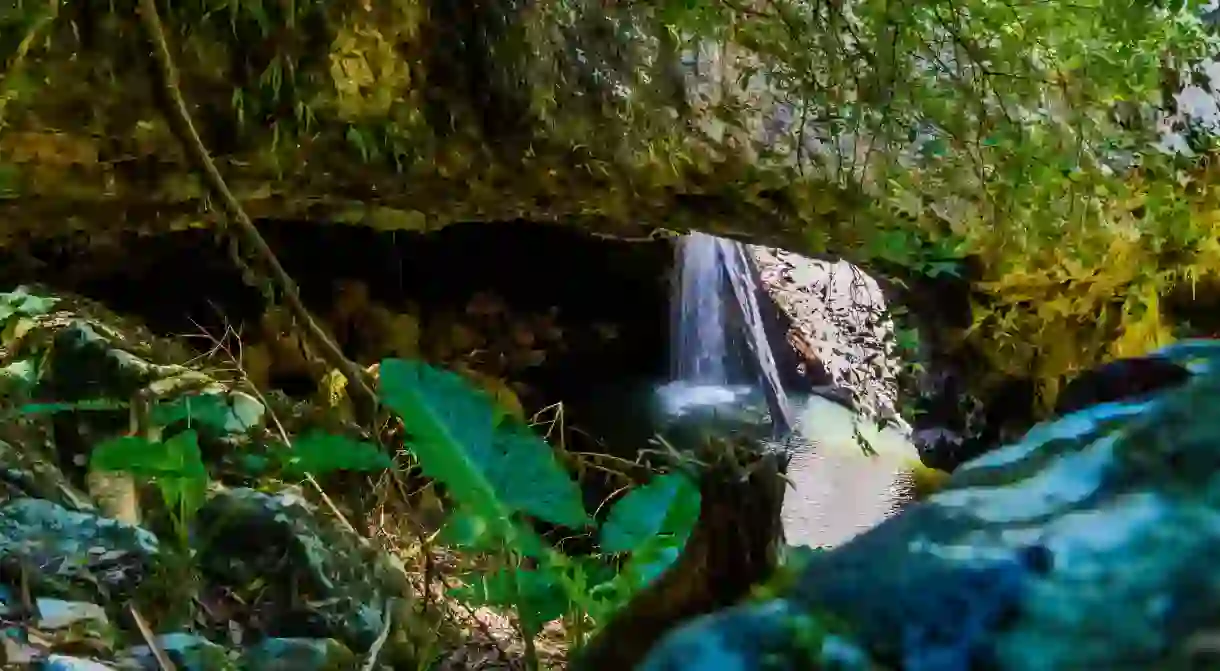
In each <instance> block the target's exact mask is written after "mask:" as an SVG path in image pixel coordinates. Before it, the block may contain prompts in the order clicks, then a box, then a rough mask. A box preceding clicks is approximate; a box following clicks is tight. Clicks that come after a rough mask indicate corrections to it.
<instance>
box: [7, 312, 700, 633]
mask: <svg viewBox="0 0 1220 671" xmlns="http://www.w3.org/2000/svg"><path fill="white" fill-rule="evenodd" d="M55 303H56V299H44V298H39V297H37V296H33V295H30V294H28V293H25V292H24V290H21V291H20V292H18V293H11V294H0V332H3V333H4V334H6V335H5V340H6V341H7V340H11V336H12V334H13V332H14V330H15V329H16V328H17V326H16V324H18V323H22V324H25V326H24V327H22V328H25V329H28V328H30V324H31V323H32V321H31V320H32V319H34V318H36V317H38V316H39V315H43V314H45V313H46V312H48V311H49V310H51V309H52V307H53V306H54V305H55ZM53 355H54V353H51V354H50V355H46V356H53ZM3 363H6V364H7V365H5V366H4V367H3V368H0V384H2V385H4V386H5V394H4V398H5V399H7V400H6V401H5V402H4V403H3V406H7V407H0V413H2V414H0V419H3V421H6V422H12V421H23V422H31V421H39V420H40V419H43V418H45V417H46V416H48V415H53V414H58V415H65V414H66V415H69V416H71V415H72V414H79V413H91V412H109V413H111V414H112V415H113V414H114V413H115V411H116V410H120V411H121V410H124V409H128V410H130V409H131V408H132V407H133V406H139V405H142V404H147V412H146V420H145V422H144V425H143V426H142V427H141V428H140V430H133V431H130V432H128V434H127V435H120V436H117V437H114V438H110V439H106V440H102V441H101V442H98V443H96V444H94V445H92V447H91V450H90V453H89V456H88V468H89V469H90V470H91V471H94V472H119V473H126V474H130V475H131V476H132V477H133V478H134V479H135V480H136V481H137V482H139V483H142V485H143V486H145V487H146V488H147V489H149V490H150V491H155V492H159V494H160V499H159V502H158V505H157V506H156V507H157V508H158V509H157V510H153V511H149V512H150V513H153V514H155V515H157V516H159V517H160V519H164V520H167V521H168V522H167V524H165V525H164V529H159V528H157V527H155V526H154V527H151V528H152V529H153V530H154V531H160V532H161V533H162V535H166V534H169V535H171V536H172V537H173V538H172V540H173V542H171V543H168V544H167V545H168V546H169V547H168V548H167V550H169V552H170V554H173V555H175V556H176V557H177V559H179V560H180V561H181V562H182V563H183V565H182V566H179V567H178V569H179V570H177V571H175V572H174V573H175V574H176V575H177V576H178V578H177V581H178V588H179V589H183V588H184V587H183V586H184V585H189V584H191V581H190V580H182V578H183V577H186V576H189V574H190V573H191V567H190V562H191V561H192V557H193V556H194V555H195V554H197V550H196V549H193V547H197V546H198V544H199V543H200V542H206V539H202V540H201V539H199V538H196V537H195V536H194V535H193V527H194V521H195V516H196V513H197V512H198V511H199V510H200V508H201V507H202V506H203V505H204V503H205V501H206V500H207V497H208V493H209V488H210V486H211V485H212V481H213V479H214V478H219V477H221V476H220V475H219V471H218V469H220V468H221V467H220V465H218V464H217V463H212V459H213V457H212V456H209V455H211V454H212V453H211V451H210V450H208V449H204V447H203V446H212V445H217V444H222V445H224V446H226V447H225V449H226V450H228V451H229V452H232V451H240V452H241V453H240V454H238V455H233V454H227V455H225V457H226V464H229V463H237V464H239V465H240V467H241V468H242V469H244V470H245V471H246V472H247V474H248V475H249V476H250V477H253V478H256V479H257V480H259V481H262V482H264V483H269V484H274V483H276V482H294V481H296V482H299V481H301V480H302V479H304V478H305V477H306V476H316V477H320V476H322V475H325V474H328V473H333V472H336V471H353V472H374V473H375V472H379V471H384V470H385V469H391V468H395V462H394V460H393V459H391V457H390V456H389V454H388V453H387V449H386V448H384V447H383V446H380V445H376V444H374V443H371V442H367V441H361V440H356V439H353V438H350V437H347V436H342V435H335V434H333V433H327V432H322V431H305V432H303V433H302V434H301V435H297V436H295V437H289V436H287V435H286V434H283V437H284V438H288V440H287V442H284V441H283V440H282V439H281V440H277V439H271V438H268V436H269V435H270V434H269V432H267V431H265V430H261V431H260V429H261V424H262V416H263V410H264V409H263V407H262V406H261V404H259V403H258V402H257V401H255V400H254V399H253V398H252V397H249V396H246V395H244V394H236V393H231V394H221V393H198V392H191V393H185V394H181V395H177V396H174V397H172V398H158V399H154V400H152V401H151V402H150V401H148V400H147V399H146V398H133V399H113V398H96V399H85V400H78V401H75V402H72V403H59V402H55V401H53V400H50V401H49V400H46V399H40V401H39V402H37V403H35V402H31V400H30V399H31V398H33V396H34V394H33V391H34V389H35V388H36V386H37V385H38V383H39V381H40V379H41V377H42V375H43V374H44V371H45V370H46V369H47V366H46V360H45V357H44V358H38V357H37V356H31V357H28V358H20V357H17V358H12V357H7V356H6V358H5V359H4V360H3ZM380 394H381V401H382V402H383V404H384V406H386V407H387V408H388V409H390V410H392V411H393V412H394V413H395V414H396V415H398V417H399V418H401V420H402V422H403V426H404V428H405V430H406V434H407V436H408V437H407V438H406V439H405V445H404V447H405V448H406V451H407V452H408V453H409V454H410V455H411V456H412V457H413V458H414V460H415V462H416V463H417V464H418V465H419V467H420V469H421V470H422V472H423V474H424V475H425V476H427V477H428V478H430V479H432V480H433V481H435V482H438V483H440V484H441V485H443V487H444V491H445V492H446V493H447V498H448V504H449V505H448V507H449V508H450V511H449V512H448V519H447V522H446V523H445V525H444V527H443V529H442V533H441V535H440V537H441V538H442V539H443V541H444V542H445V543H446V544H448V545H450V546H451V547H453V548H455V549H457V550H458V551H459V552H460V553H462V554H463V555H464V556H465V557H466V558H468V559H471V560H472V561H470V562H466V563H469V564H477V565H478V566H479V567H480V568H479V570H477V571H474V570H472V571H470V572H468V573H466V574H465V575H463V576H462V579H463V582H464V585H463V586H461V587H459V588H455V589H452V590H450V595H451V596H452V597H453V598H455V599H458V600H460V601H463V602H465V603H466V604H468V605H470V606H481V605H486V606H492V607H497V608H506V609H510V608H511V609H515V610H516V612H517V614H518V623H519V627H520V630H521V634H522V635H523V636H524V638H525V640H526V641H530V640H532V638H533V637H534V635H536V634H537V633H539V632H540V631H541V629H542V627H543V625H544V624H546V623H547V622H550V621H552V620H555V619H557V618H562V619H563V621H564V623H565V624H566V625H567V626H566V631H567V632H568V635H569V639H570V640H569V642H570V644H571V645H574V646H579V645H580V644H581V643H582V642H583V641H585V640H586V639H587V638H588V637H589V636H590V635H591V634H593V633H595V632H596V631H597V629H598V628H599V627H600V626H601V625H602V624H604V623H605V622H607V621H608V620H609V618H610V617H611V615H612V614H613V613H614V612H616V611H617V610H618V609H620V608H622V607H623V606H625V605H626V603H627V601H628V600H629V599H630V598H631V597H632V595H633V594H635V593H636V592H637V591H638V590H640V589H641V588H643V587H645V586H646V585H648V584H649V582H650V581H651V580H652V579H654V578H655V577H656V576H657V575H659V574H660V573H661V572H662V571H664V570H665V568H666V567H667V566H669V565H670V564H671V563H672V562H673V561H674V560H675V559H676V558H677V556H678V554H679V552H680V551H681V549H682V547H683V545H684V544H685V542H686V539H687V537H688V535H689V534H690V532H691V530H692V528H693V527H694V524H695V521H696V520H697V518H698V515H699V506H700V497H699V491H698V489H697V488H696V486H695V484H694V483H693V482H692V481H691V480H690V479H689V477H688V476H687V475H686V474H685V473H679V472H672V473H658V474H655V476H654V477H653V478H652V479H651V480H650V481H648V482H646V483H644V484H642V485H639V486H637V487H635V488H634V489H632V490H630V491H628V492H627V493H626V494H625V495H624V496H622V497H621V498H619V499H618V500H617V501H616V502H615V503H614V504H613V505H612V506H611V507H610V508H609V510H608V512H607V514H606V515H604V516H602V517H603V519H604V522H602V523H601V524H600V525H599V524H598V523H597V522H596V521H595V519H594V516H593V515H591V514H590V512H589V511H588V510H586V509H585V507H584V504H583V499H582V495H581V489H580V484H579V483H578V482H577V481H576V480H575V479H574V478H573V476H572V475H571V474H570V473H569V472H568V471H567V470H566V469H565V468H564V466H563V465H562V463H561V461H560V460H559V458H558V457H557V455H556V452H555V450H554V449H553V448H552V446H551V445H549V444H548V443H547V441H546V440H544V439H543V438H542V437H541V436H539V435H538V434H536V433H535V432H534V431H533V430H532V429H531V428H530V427H529V426H527V425H526V424H525V423H524V422H522V421H521V420H519V419H517V418H516V417H515V416H513V415H510V414H506V413H505V412H503V411H501V410H500V409H499V407H498V406H497V405H496V404H495V403H494V401H493V399H491V398H490V397H489V396H488V395H487V394H486V393H484V392H483V391H481V390H479V389H477V388H475V387H473V386H471V385H470V384H469V383H468V382H466V381H465V380H464V379H463V378H461V377H459V376H458V375H456V374H453V373H450V372H447V371H443V370H439V369H437V368H434V367H432V366H429V365H428V364H426V363H423V362H420V361H411V360H403V359H386V360H384V361H382V362H381V366H380ZM234 456H236V457H238V458H236V459H230V458H231V457H234ZM225 468H228V466H226V467H225ZM536 521H542V522H546V523H550V524H554V525H560V526H561V527H565V528H568V529H571V530H575V531H580V532H584V533H590V534H595V535H596V538H597V539H598V544H599V546H600V547H599V551H598V552H597V553H594V554H588V555H582V556H569V555H566V554H564V553H563V552H561V551H559V550H558V549H557V548H556V547H554V546H552V545H551V544H550V543H548V541H546V540H545V539H544V538H543V537H542V535H541V534H540V533H539V532H537V531H536V530H535V524H534V522H536ZM475 559H477V560H478V561H477V562H476V561H474V560H475ZM187 601H189V599H187Z"/></svg>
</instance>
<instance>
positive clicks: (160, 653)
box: [127, 603, 178, 671]
mask: <svg viewBox="0 0 1220 671" xmlns="http://www.w3.org/2000/svg"><path fill="white" fill-rule="evenodd" d="M127 612H128V613H130V614H131V619H132V620H133V621H134V622H135V623H136V629H139V630H140V635H141V636H143V637H144V642H145V643H147V644H148V649H149V650H151V651H152V656H153V659H155V660H157V666H158V667H160V669H161V671H177V668H178V667H176V666H174V663H173V662H172V661H170V658H169V655H167V654H165V651H164V650H162V649H161V646H160V645H158V644H157V637H156V635H154V634H153V631H152V628H150V627H149V626H148V622H146V621H145V620H144V616H143V615H140V611H138V610H136V605H135V604H134V603H129V604H127Z"/></svg>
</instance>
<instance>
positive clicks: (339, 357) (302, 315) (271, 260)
mask: <svg viewBox="0 0 1220 671" xmlns="http://www.w3.org/2000/svg"><path fill="white" fill-rule="evenodd" d="M138 14H139V15H140V16H139V18H140V22H141V24H142V25H143V26H144V30H145V32H147V33H148V38H149V40H151V41H152V46H153V54H152V56H153V60H154V61H156V63H157V68H158V69H159V70H160V74H161V79H162V85H163V86H164V88H165V93H166V95H167V96H168V97H169V102H170V104H169V109H167V110H166V115H167V117H168V119H169V121H170V125H171V126H172V127H174V129H175V134H176V135H177V136H178V140H179V141H180V142H181V143H182V146H183V149H184V150H185V151H186V154H187V156H188V158H189V159H190V161H191V162H192V163H194V164H195V167H196V168H197V169H198V170H200V171H201V172H202V173H203V176H204V181H205V182H206V183H207V185H208V188H209V189H210V190H211V191H212V192H213V193H214V195H215V196H216V197H217V198H218V199H219V200H220V204H221V206H222V208H223V210H224V213H225V214H226V215H227V217H228V219H230V220H232V221H233V222H234V223H236V224H237V228H238V229H239V231H240V233H241V234H242V236H244V237H245V238H246V242H248V243H249V244H250V245H251V246H252V247H253V248H254V251H255V253H256V255H257V256H258V257H259V258H260V260H261V261H262V262H263V263H264V264H266V266H267V268H268V269H269V270H270V272H271V280H272V281H273V282H274V283H275V284H276V285H278V289H279V290H280V292H281V293H282V294H283V298H284V302H285V303H286V305H287V307H288V309H289V310H290V311H291V312H292V314H293V317H294V318H296V320H297V321H299V322H300V323H301V324H302V325H304V327H305V331H306V332H307V335H308V336H309V337H310V339H311V340H312V341H313V343H314V344H315V345H316V346H317V347H318V349H319V350H320V354H321V355H322V357H323V358H324V359H325V360H326V362H327V363H328V364H329V365H330V366H332V367H334V368H336V369H338V370H339V372H341V373H343V375H344V376H346V377H347V379H348V381H349V382H351V383H352V385H353V391H354V392H356V393H353V394H352V396H353V399H352V400H353V401H355V402H357V404H358V405H361V406H363V407H364V409H366V410H367V411H368V412H367V416H368V418H370V419H371V418H372V417H373V415H374V411H375V409H376V407H377V400H376V396H375V395H374V394H373V390H372V387H371V386H370V385H369V381H368V378H367V377H366V376H365V373H364V371H363V370H362V369H361V368H360V367H359V366H357V365H356V364H355V363H354V362H353V361H351V360H350V359H348V358H347V357H346V356H345V355H344V354H343V350H341V349H340V348H339V346H338V345H337V344H335V341H334V340H333V339H331V337H330V336H329V335H327V333H326V331H325V330H323V329H322V327H321V326H319V325H318V322H317V320H316V319H314V317H313V315H312V314H310V312H309V308H307V307H305V304H304V303H303V302H302V301H301V294H300V292H299V291H298V290H297V286H296V282H294V281H293V279H292V277H290V276H289V275H288V273H287V272H286V271H285V270H284V268H283V266H281V265H280V262H279V259H277V258H276V256H275V252H273V251H272V250H271V247H270V246H268V245H267V241H266V240H264V239H263V236H262V234H260V233H259V232H258V229H257V228H255V226H254V222H253V221H251V220H250V216H249V215H248V214H246V211H245V209H243V208H242V206H241V203H240V202H238V200H237V198H236V197H235V196H234V195H233V192H232V191H230V190H229V187H228V186H227V185H226V184H225V180H224V177H222V176H221V174H220V171H219V170H217V168H216V164H215V163H214V162H213V161H212V157H211V155H210V154H209V153H208V150H207V148H206V147H204V146H203V141H202V140H201V139H200V138H199V133H198V132H197V131H196V130H195V124H194V122H193V121H192V120H191V114H190V111H189V110H188V109H187V106H186V101H185V100H184V99H183V97H182V90H181V89H180V88H179V86H178V71H177V69H176V68H175V67H174V60H173V56H171V55H170V52H169V44H168V42H166V39H165V30H164V28H163V27H162V25H161V17H160V15H159V14H158V13H157V3H156V0H139V5H138ZM357 397H358V398H357Z"/></svg>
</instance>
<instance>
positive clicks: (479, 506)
mask: <svg viewBox="0 0 1220 671" xmlns="http://www.w3.org/2000/svg"><path fill="white" fill-rule="evenodd" d="M380 376H381V394H382V398H383V400H384V402H385V403H386V405H388V406H389V407H391V408H392V409H394V410H395V411H396V412H397V413H399V415H400V416H401V417H402V419H403V423H404V425H405V427H406V430H407V432H408V434H409V435H410V440H409V442H408V447H409V449H410V451H411V452H412V453H413V454H414V455H415V457H416V458H417V459H418V460H419V463H420V466H421V467H422V469H423V471H424V472H425V473H426V474H428V475H430V476H432V477H434V478H436V479H437V480H439V481H440V482H442V483H444V484H445V485H446V488H447V491H448V492H450V496H451V497H452V498H453V499H454V500H455V502H456V503H457V511H456V512H455V513H454V515H453V517H452V518H451V519H450V521H449V524H448V525H447V526H446V538H447V540H449V541H451V542H455V543H457V544H459V545H461V546H463V547H465V548H467V549H470V550H474V551H480V552H490V553H492V554H493V555H494V556H498V557H500V558H501V565H500V566H499V567H498V568H497V569H496V570H494V571H492V572H491V573H480V574H472V575H468V576H467V581H468V583H469V584H468V585H467V586H466V587H464V588H461V589H459V590H457V592H456V593H457V594H458V595H459V596H461V597H462V598H463V599H465V600H467V601H470V602H473V603H479V604H490V605H496V606H516V607H517V608H518V612H519V613H520V617H521V624H522V627H523V629H524V630H525V633H526V635H531V632H537V631H538V630H539V628H540V627H541V626H542V624H544V623H545V622H547V621H549V620H552V619H554V618H555V617H558V616H560V615H563V614H572V615H574V616H575V617H576V618H577V619H578V620H581V621H583V619H584V618H585V617H588V618H591V619H592V620H593V621H594V622H598V621H604V619H605V617H606V616H608V615H609V613H611V612H613V611H614V610H617V609H618V608H619V607H621V606H622V605H623V604H624V603H626V600H627V599H629V598H630V596H631V595H632V594H634V593H635V592H636V591H637V590H639V589H640V588H642V587H644V586H646V585H647V584H648V583H649V582H650V581H651V580H652V579H653V578H655V577H656V576H657V575H658V574H659V573H660V572H661V571H663V570H664V569H665V568H666V567H667V566H669V565H670V564H671V563H672V562H673V561H674V560H675V559H676V558H677V554H678V552H679V551H680V550H681V548H682V546H683V545H684V544H685V542H686V539H687V536H688V535H689V533H690V531H691V529H693V527H694V524H695V521H696V519H697V518H698V512H699V492H698V490H697V489H696V488H695V487H694V486H693V484H691V483H690V482H689V480H687V478H686V476H684V475H682V474H679V473H672V474H668V475H662V476H658V477H657V478H656V479H654V480H653V481H652V482H650V483H649V484H647V485H645V486H643V487H640V488H638V489H635V490H633V491H631V492H630V493H628V494H627V495H626V496H624V497H623V498H622V499H621V500H619V501H618V502H616V503H615V504H614V506H613V507H612V508H611V510H610V512H609V516H608V517H607V520H606V522H605V524H604V525H603V526H602V527H601V529H600V538H601V540H602V549H603V551H605V552H607V553H610V554H613V555H620V554H621V555H624V556H626V558H627V561H626V563H625V566H624V568H623V570H622V571H619V572H615V571H612V570H608V563H607V562H606V560H605V559H604V558H601V557H592V558H583V559H573V558H569V557H566V556H564V555H562V554H560V553H559V552H557V551H555V550H553V549H551V548H549V547H547V546H546V544H545V543H544V542H543V541H542V540H541V538H539V537H538V536H537V535H536V534H535V533H534V532H533V531H532V530H531V529H530V528H528V527H527V526H525V525H524V524H523V523H522V522H523V519H524V518H523V516H530V517H533V518H536V519H540V520H546V521H549V522H552V523H555V524H559V525H567V526H570V527H576V528H581V527H588V526H590V525H592V520H591V519H590V517H589V515H588V513H587V512H586V511H585V510H584V504H583V502H582V500H581V497H580V491H579V488H578V487H577V485H576V483H575V482H574V481H573V480H572V478H571V477H570V476H569V475H568V474H567V473H566V472H565V471H564V469H563V467H562V465H561V464H560V463H559V461H558V460H557V459H556V457H555V454H554V452H553V450H552V448H551V447H550V446H549V445H548V444H547V443H546V442H545V441H543V440H542V439H541V438H539V437H538V436H537V435H536V434H534V433H533V432H532V431H531V430H530V429H529V428H528V427H526V426H523V425H522V424H520V423H519V421H518V420H516V419H515V418H512V417H510V416H507V415H505V414H504V413H503V412H501V411H497V410H496V409H495V405H494V403H493V402H492V399H491V398H490V397H489V396H488V395H487V394H485V393H483V392H482V391H480V390H477V389H475V388H474V387H472V386H470V385H469V383H467V382H466V381H464V380H463V379H462V378H460V377H458V376H457V375H455V374H453V373H449V372H446V371H441V370H437V369H434V368H432V367H430V366H428V365H426V364H424V363H421V362H417V361H405V360H401V359H386V360H384V361H382V362H381V366H380ZM523 557H530V558H532V559H534V560H535V562H534V564H535V565H534V566H532V567H527V566H524V565H522V562H521V558H523Z"/></svg>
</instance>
